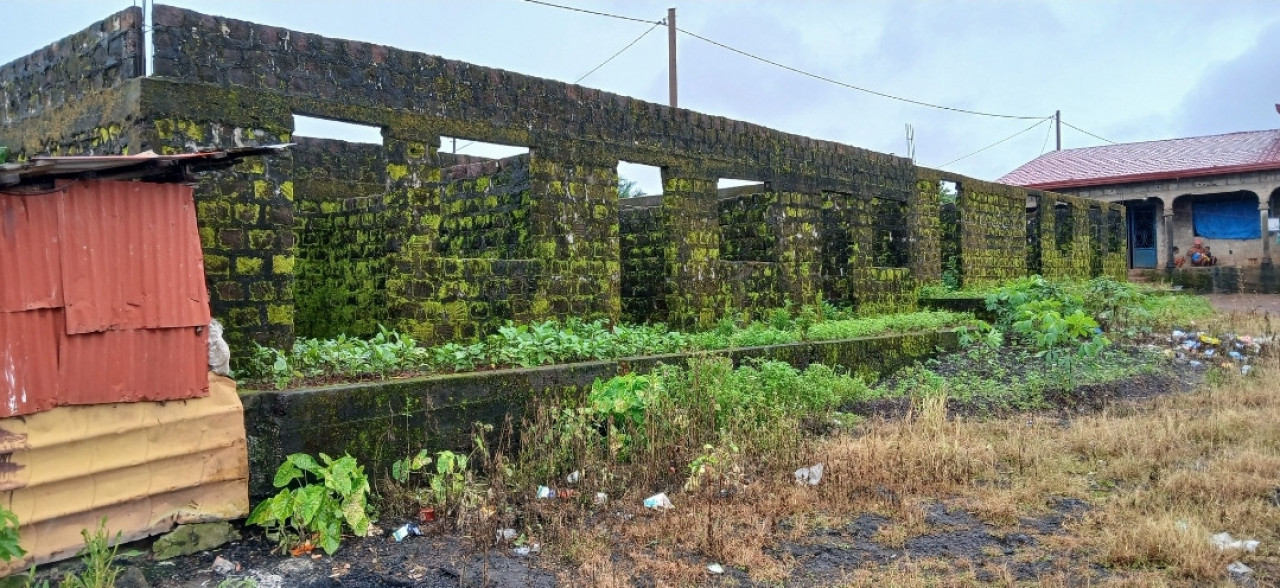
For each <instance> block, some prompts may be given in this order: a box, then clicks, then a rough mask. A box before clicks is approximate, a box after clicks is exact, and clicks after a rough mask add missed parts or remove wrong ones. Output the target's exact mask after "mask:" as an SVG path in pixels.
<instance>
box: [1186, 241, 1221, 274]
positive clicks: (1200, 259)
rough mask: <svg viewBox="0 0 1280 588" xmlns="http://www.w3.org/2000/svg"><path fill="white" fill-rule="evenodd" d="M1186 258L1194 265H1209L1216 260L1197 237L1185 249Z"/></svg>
mask: <svg viewBox="0 0 1280 588" xmlns="http://www.w3.org/2000/svg"><path fill="white" fill-rule="evenodd" d="M1187 259H1188V260H1189V261H1191V265H1194V266H1196V267H1209V266H1211V265H1213V264H1214V263H1216V262H1217V261H1218V260H1217V259H1215V258H1214V257H1213V254H1212V253H1210V252H1209V248H1208V247H1206V246H1205V244H1204V243H1203V242H1202V241H1200V239H1199V238H1197V239H1196V241H1195V243H1194V244H1192V245H1191V248H1190V249H1188V250H1187Z"/></svg>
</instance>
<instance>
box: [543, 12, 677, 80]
mask: <svg viewBox="0 0 1280 588" xmlns="http://www.w3.org/2000/svg"><path fill="white" fill-rule="evenodd" d="M530 1H532V0H530ZM662 24H663V23H662V21H658V22H655V23H653V26H651V27H649V29H648V30H646V31H645V32H643V33H640V36H639V37H636V38H635V40H634V41H632V42H630V43H627V46H626V47H623V48H621V49H619V50H618V52H617V53H614V54H613V55H611V56H609V58H608V59H606V60H604V62H602V63H601V64H600V65H597V66H595V67H593V68H591V71H589V72H587V73H584V74H582V77H580V78H578V79H576V80H574V81H573V83H575V84H576V83H578V82H581V81H582V80H585V79H587V76H589V75H591V74H593V73H596V70H598V69H600V68H602V67H604V66H606V65H608V64H609V62H610V61H613V60H614V58H615V57H617V56H619V55H622V54H623V53H625V52H626V50H627V49H630V48H631V47H632V46H634V45H635V44H636V43H639V42H640V39H643V38H645V36H647V35H648V34H649V33H652V32H653V29H656V28H658V27H659V26H662Z"/></svg>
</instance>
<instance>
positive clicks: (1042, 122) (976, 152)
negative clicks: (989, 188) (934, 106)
mask: <svg viewBox="0 0 1280 588" xmlns="http://www.w3.org/2000/svg"><path fill="white" fill-rule="evenodd" d="M1052 119H1053V117H1051V116H1046V117H1044V118H1042V119H1040V120H1038V121H1036V124H1033V125H1031V126H1029V127H1027V128H1025V129H1022V130H1021V131H1018V132H1016V133H1014V134H1012V135H1009V136H1008V137H1005V138H1003V139H1000V140H999V141H996V142H995V143H992V144H990V145H987V146H986V147H983V148H982V149H979V150H977V151H974V152H973V153H970V154H968V155H965V156H963V157H957V158H955V159H952V160H951V161H948V162H946V163H944V164H942V165H940V166H938V169H942V168H944V167H947V166H949V165H951V164H953V163H955V162H957V161H960V160H962V159H968V158H970V157H973V156H974V155H977V154H979V153H982V152H983V151H986V150H988V149H990V148H992V147H995V146H996V145H999V144H1001V143H1004V142H1005V141H1008V140H1010V139H1012V138H1014V137H1017V136H1018V135H1021V134H1023V133H1026V132H1028V131H1030V130H1031V129H1034V128H1036V127H1038V126H1040V125H1042V124H1044V123H1046V122H1048V121H1050V120H1052Z"/></svg>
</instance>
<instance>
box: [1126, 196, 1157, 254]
mask: <svg viewBox="0 0 1280 588" xmlns="http://www.w3.org/2000/svg"><path fill="white" fill-rule="evenodd" d="M1128 212H1129V267H1156V207H1155V205H1154V204H1130V205H1129V211H1128Z"/></svg>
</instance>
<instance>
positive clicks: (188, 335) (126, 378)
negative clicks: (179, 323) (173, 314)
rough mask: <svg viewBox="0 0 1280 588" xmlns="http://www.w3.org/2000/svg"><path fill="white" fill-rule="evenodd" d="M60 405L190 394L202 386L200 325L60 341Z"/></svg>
mask: <svg viewBox="0 0 1280 588" xmlns="http://www.w3.org/2000/svg"><path fill="white" fill-rule="evenodd" d="M58 354H59V361H58V364H59V369H58V389H59V395H60V398H59V404H102V403H109V402H138V401H147V400H173V399H177V398H194V397H196V396H201V395H203V393H204V390H205V387H206V385H207V380H206V378H207V374H208V371H209V365H208V357H209V356H208V343H207V340H206V338H205V334H204V329H199V331H198V332H197V329H194V328H191V327H182V328H174V329H136V330H129V331H106V332H102V333H85V334H80V335H72V334H65V335H63V336H62V339H61V340H60V341H59V348H58Z"/></svg>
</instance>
